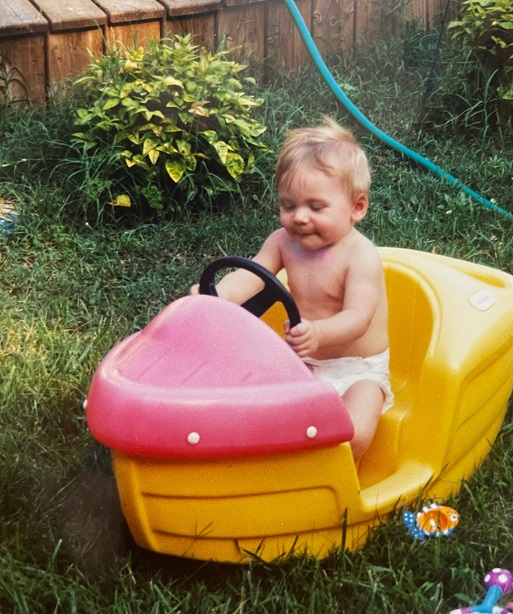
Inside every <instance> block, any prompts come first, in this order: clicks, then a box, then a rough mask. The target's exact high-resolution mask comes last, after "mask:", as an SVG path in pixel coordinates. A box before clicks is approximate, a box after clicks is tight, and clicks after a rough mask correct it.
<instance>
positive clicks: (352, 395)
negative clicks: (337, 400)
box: [342, 380, 385, 461]
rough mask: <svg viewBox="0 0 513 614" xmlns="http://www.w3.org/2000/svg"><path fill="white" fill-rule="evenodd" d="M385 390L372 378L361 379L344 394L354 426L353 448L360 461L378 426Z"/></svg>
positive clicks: (356, 458) (354, 454) (355, 457)
mask: <svg viewBox="0 0 513 614" xmlns="http://www.w3.org/2000/svg"><path fill="white" fill-rule="evenodd" d="M384 399H385V396H384V394H383V390H382V389H381V388H380V386H378V384H376V382H373V381H371V380H360V381H359V382H356V383H354V384H353V385H352V386H350V387H349V388H348V389H347V390H346V392H344V394H343V395H342V400H343V401H344V403H345V405H346V407H347V410H348V412H349V415H350V416H351V420H352V421H353V426H354V438H353V439H352V441H351V450H352V451H353V456H354V459H355V461H358V460H359V459H360V458H361V457H362V456H363V454H364V452H365V450H367V448H368V447H369V445H370V443H371V441H372V439H373V437H374V433H375V432H376V428H377V426H378V422H379V418H380V416H381V410H382V409H383V401H384Z"/></svg>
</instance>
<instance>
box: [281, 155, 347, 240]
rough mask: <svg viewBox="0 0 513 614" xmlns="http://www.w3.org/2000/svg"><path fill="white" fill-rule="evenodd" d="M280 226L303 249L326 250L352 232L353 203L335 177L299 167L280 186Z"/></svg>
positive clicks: (317, 170) (309, 168)
mask: <svg viewBox="0 0 513 614" xmlns="http://www.w3.org/2000/svg"><path fill="white" fill-rule="evenodd" d="M279 203H280V222H281V224H282V226H283V227H284V228H285V230H286V231H287V232H288V233H289V235H290V236H291V237H292V238H293V239H294V240H295V241H296V242H297V243H298V244H299V245H300V246H301V247H303V248H304V249H307V250H315V249H322V248H325V247H329V246H330V245H334V244H336V243H338V242H339V241H341V240H342V239H343V238H344V237H345V236H346V235H347V234H348V233H349V232H350V231H351V229H352V228H353V225H354V223H355V221H357V220H356V219H355V217H354V202H353V197H352V194H350V193H349V190H347V189H343V188H342V186H341V181H340V179H339V178H338V177H332V176H330V175H327V174H326V173H324V172H323V171H321V170H319V169H316V168H311V167H305V166H302V167H300V168H299V169H297V170H296V171H294V172H293V174H291V175H289V176H286V177H285V178H284V180H283V178H282V181H281V182H280V186H279Z"/></svg>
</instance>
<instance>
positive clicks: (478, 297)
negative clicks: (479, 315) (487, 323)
mask: <svg viewBox="0 0 513 614" xmlns="http://www.w3.org/2000/svg"><path fill="white" fill-rule="evenodd" d="M468 300H469V303H470V304H471V305H472V307H475V308H476V309H479V311H486V310H487V309H490V307H493V305H495V303H496V302H497V299H496V298H495V296H494V295H493V294H492V293H491V292H487V291H486V290H479V292H476V293H475V294H473V295H472V296H471V297H469V299H468Z"/></svg>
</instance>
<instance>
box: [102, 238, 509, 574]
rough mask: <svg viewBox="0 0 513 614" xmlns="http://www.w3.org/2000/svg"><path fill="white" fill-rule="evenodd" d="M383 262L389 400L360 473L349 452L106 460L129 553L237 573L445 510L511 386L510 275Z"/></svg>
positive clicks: (412, 258) (416, 257)
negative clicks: (421, 511)
mask: <svg viewBox="0 0 513 614" xmlns="http://www.w3.org/2000/svg"><path fill="white" fill-rule="evenodd" d="M381 254H382V258H383V262H384V268H385V275H386V280H387V288H388V294H389V303H390V339H391V372H392V383H393V387H394V392H395V397H396V400H395V405H394V407H393V408H392V409H390V410H389V411H388V412H387V413H386V414H384V415H383V416H382V418H381V421H380V424H379V427H378V432H377V434H376V437H375V439H374V441H373V443H372V445H371V447H370V449H369V450H368V452H367V453H366V455H365V456H364V458H363V459H362V460H361V462H360V464H359V466H358V468H356V467H355V464H354V462H353V460H352V456H351V451H350V447H349V444H347V443H345V444H341V445H337V446H332V447H327V448H323V449H316V450H310V451H302V452H288V453H282V454H275V455H273V454H271V455H261V456H253V457H236V458H225V459H215V460H202V461H201V460H194V461H193V460H171V459H165V458H153V457H139V456H131V455H126V454H123V453H120V452H118V451H116V450H113V451H112V456H113V467H114V471H115V475H116V480H117V485H118V490H119V494H120V498H121V503H122V507H123V512H124V514H125V516H126V519H127V521H128V524H129V527H130V530H131V532H132V534H133V536H134V538H135V540H136V542H137V543H138V544H140V545H141V546H143V547H145V548H148V549H150V550H154V551H156V552H161V553H166V554H170V555H175V556H183V557H189V558H196V559H202V560H215V561H226V562H234V563H241V562H247V561H249V560H252V559H256V560H265V561H270V560H274V559H277V558H280V557H284V556H288V555H289V554H291V553H300V552H308V553H309V554H312V555H314V556H318V557H323V556H326V555H327V554H328V553H329V551H330V550H331V549H332V548H334V547H340V546H343V547H345V548H348V549H355V548H357V547H360V546H362V545H363V544H364V543H365V541H366V540H367V537H368V534H369V531H370V530H371V528H372V527H373V526H374V525H375V524H376V523H378V522H380V521H381V520H383V519H384V518H386V516H387V514H389V513H390V512H391V511H393V510H394V509H395V508H396V507H397V506H398V505H399V506H400V505H406V504H408V503H411V502H413V501H416V499H417V498H418V497H423V498H430V499H432V498H435V499H437V500H441V499H443V498H445V497H447V496H449V495H452V494H455V493H456V492H457V491H458V490H459V487H460V483H461V480H462V479H467V478H468V477H470V476H471V475H472V473H473V472H474V470H475V469H476V467H477V466H478V465H479V464H480V463H481V462H482V461H483V459H484V458H485V457H486V455H487V454H488V452H489V450H490V447H491V445H492V443H493V441H494V440H495V438H496V436H497V433H498V431H499V429H500V426H501V424H502V421H503V418H504V414H505V412H506V408H507V403H508V398H509V396H510V394H511V390H512V388H513V277H511V276H509V275H507V274H505V273H501V272H500V271H495V270H493V269H490V268H487V267H481V266H479V265H473V264H470V263H466V262H462V261H459V260H454V259H449V258H443V257H439V256H434V255H432V254H425V253H421V252H415V251H409V250H402V249H393V248H386V249H382V250H381ZM271 319H279V314H277V313H276V312H275V313H274V314H272V316H271ZM276 326H277V327H278V329H280V328H281V323H277V324H276Z"/></svg>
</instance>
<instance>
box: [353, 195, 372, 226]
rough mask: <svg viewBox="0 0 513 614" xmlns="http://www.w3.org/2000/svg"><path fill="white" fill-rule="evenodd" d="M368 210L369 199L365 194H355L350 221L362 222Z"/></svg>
mask: <svg viewBox="0 0 513 614" xmlns="http://www.w3.org/2000/svg"><path fill="white" fill-rule="evenodd" d="M368 208H369V198H368V196H367V194H366V193H365V192H359V193H358V194H356V196H355V199H354V202H353V207H352V211H351V219H352V221H353V222H354V223H356V222H359V221H360V220H363V218H364V217H365V216H366V214H367V209H368Z"/></svg>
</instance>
